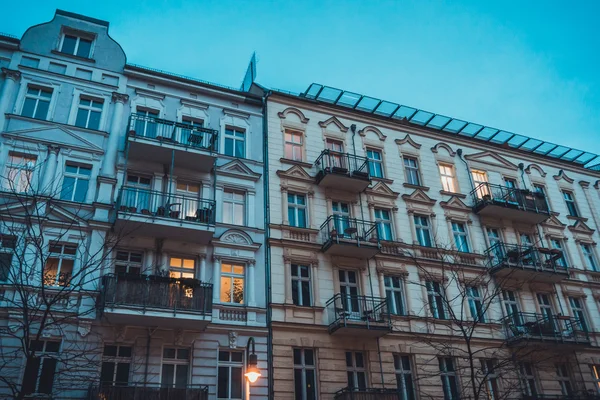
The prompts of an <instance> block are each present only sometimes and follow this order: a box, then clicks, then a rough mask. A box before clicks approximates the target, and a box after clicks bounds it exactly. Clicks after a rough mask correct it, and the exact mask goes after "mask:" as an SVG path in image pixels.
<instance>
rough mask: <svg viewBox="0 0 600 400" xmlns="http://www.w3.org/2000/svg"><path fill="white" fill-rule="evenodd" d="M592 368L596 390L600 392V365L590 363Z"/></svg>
mask: <svg viewBox="0 0 600 400" xmlns="http://www.w3.org/2000/svg"><path fill="white" fill-rule="evenodd" d="M590 367H591V369H592V378H593V379H594V383H595V385H594V386H596V391H597V392H599V393H600V365H590Z"/></svg>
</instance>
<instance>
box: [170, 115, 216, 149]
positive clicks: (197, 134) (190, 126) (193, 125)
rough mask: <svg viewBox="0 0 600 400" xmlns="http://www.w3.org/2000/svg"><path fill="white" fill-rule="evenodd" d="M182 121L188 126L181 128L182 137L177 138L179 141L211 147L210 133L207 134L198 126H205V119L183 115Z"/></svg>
mask: <svg viewBox="0 0 600 400" xmlns="http://www.w3.org/2000/svg"><path fill="white" fill-rule="evenodd" d="M181 122H182V123H183V124H185V125H187V126H186V127H185V128H184V127H182V128H181V130H180V132H181V137H180V138H177V141H179V142H181V143H183V144H185V145H191V144H193V145H196V146H200V147H210V145H209V143H208V141H209V139H208V135H205V134H204V132H203V131H200V130H198V128H202V127H203V126H204V121H203V120H201V119H196V118H191V117H181ZM192 132H193V133H192ZM192 135H194V136H192Z"/></svg>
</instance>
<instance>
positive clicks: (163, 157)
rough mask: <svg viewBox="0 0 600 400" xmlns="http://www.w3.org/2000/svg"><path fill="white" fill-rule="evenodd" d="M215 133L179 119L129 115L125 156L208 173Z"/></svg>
mask: <svg viewBox="0 0 600 400" xmlns="http://www.w3.org/2000/svg"><path fill="white" fill-rule="evenodd" d="M218 134H219V132H218V131H216V130H214V129H207V128H202V127H199V126H194V125H189V124H186V123H182V122H174V121H167V120H164V119H160V118H155V117H148V116H144V115H138V114H131V116H130V117H129V129H128V132H127V138H128V143H129V147H128V149H127V153H128V157H130V158H134V159H142V160H152V161H155V162H159V163H161V164H167V165H171V161H172V159H173V157H174V162H175V165H176V166H178V167H183V168H192V169H194V170H195V171H199V172H209V171H210V170H211V169H212V167H213V163H214V161H215V159H216V157H217V143H218V140H217V138H218Z"/></svg>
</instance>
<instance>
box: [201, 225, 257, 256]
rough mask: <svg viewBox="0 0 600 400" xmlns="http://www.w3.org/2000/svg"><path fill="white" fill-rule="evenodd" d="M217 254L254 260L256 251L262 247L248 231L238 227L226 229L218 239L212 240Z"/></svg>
mask: <svg viewBox="0 0 600 400" xmlns="http://www.w3.org/2000/svg"><path fill="white" fill-rule="evenodd" d="M212 244H213V247H214V254H215V255H216V256H221V257H227V258H233V259H239V260H242V261H253V260H254V259H255V252H256V250H258V249H259V248H260V246H261V245H260V243H256V242H254V241H253V240H252V238H251V237H250V236H249V235H248V234H247V233H246V232H243V231H241V230H238V229H230V230H228V231H225V232H224V233H223V234H222V235H221V236H220V237H219V238H218V239H216V240H214V239H213V241H212Z"/></svg>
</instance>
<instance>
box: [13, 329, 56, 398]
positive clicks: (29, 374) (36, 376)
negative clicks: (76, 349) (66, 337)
mask: <svg viewBox="0 0 600 400" xmlns="http://www.w3.org/2000/svg"><path fill="white" fill-rule="evenodd" d="M29 347H30V348H29V350H30V351H31V352H32V353H33V354H34V355H35V357H31V358H29V359H27V363H26V365H25V372H24V374H23V387H22V388H21V392H22V394H24V395H28V394H31V393H45V394H52V387H53V386H54V375H55V373H56V365H57V362H58V360H57V358H58V353H59V351H60V341H56V340H32V341H31V342H30V343H29Z"/></svg>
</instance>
